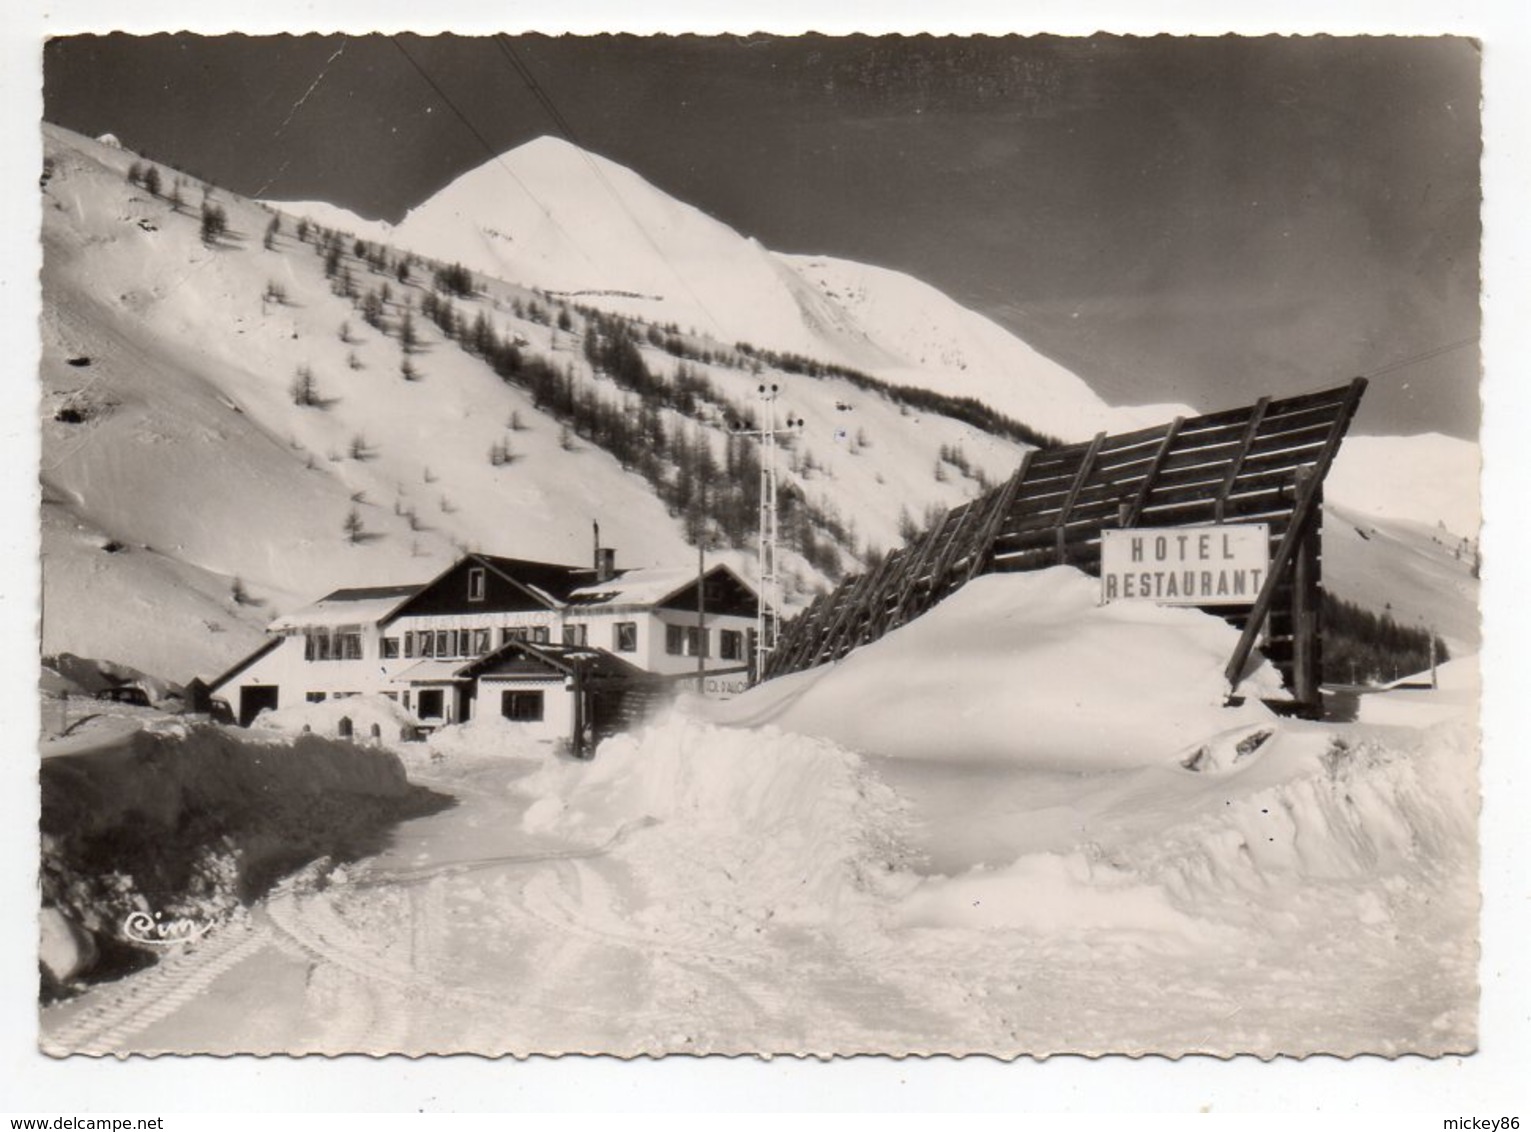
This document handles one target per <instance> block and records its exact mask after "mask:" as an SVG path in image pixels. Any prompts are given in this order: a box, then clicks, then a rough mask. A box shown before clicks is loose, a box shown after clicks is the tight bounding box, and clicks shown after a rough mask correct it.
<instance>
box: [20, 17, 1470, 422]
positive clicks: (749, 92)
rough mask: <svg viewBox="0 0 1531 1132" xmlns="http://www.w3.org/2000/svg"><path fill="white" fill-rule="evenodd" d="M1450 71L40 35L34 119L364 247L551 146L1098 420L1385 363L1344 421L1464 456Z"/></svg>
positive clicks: (809, 48) (858, 49)
mask: <svg viewBox="0 0 1531 1132" xmlns="http://www.w3.org/2000/svg"><path fill="white" fill-rule="evenodd" d="M400 44H402V48H403V50H401V46H400ZM406 50H407V52H408V54H407V55H406V53H405V51H406ZM337 52H338V54H337ZM410 57H413V59H414V60H415V61H416V62H417V63H418V64H419V67H420V68H421V69H423V71H424V72H425V75H428V76H429V79H430V80H432V81H434V83H435V84H436V85H437V86H439V87H440V89H441V91H442V92H444V93H445V96H446V98H445V99H444V98H443V97H442V96H441V94H439V93H438V92H437V91H436V90H434V89H432V86H431V85H430V83H429V82H428V81H427V79H426V77H424V76H422V74H421V73H420V70H417V69H416V67H415V66H414V65H413V64H412V63H411V61H410ZM1478 68H1479V55H1478V51H1477V48H1476V46H1475V45H1474V44H1473V43H1472V42H1471V41H1469V40H1465V39H1444V38H1437V39H1429V38H1413V39H1411V38H1348V39H1347V38H1310V39H1296V38H1291V39H1282V38H1274V37H1273V38H1263V39H1235V38H1221V39H1213V38H1202V39H1192V38H1179V39H1172V38H1166V37H1159V38H1156V39H1124V38H1113V37H1097V38H1089V39H1065V38H1055V37H1031V38H1024V37H1009V38H987V39H985V38H945V39H932V38H929V37H912V38H911V37H903V38H898V37H885V38H865V37H862V38H849V39H824V38H817V37H800V38H774V39H773V38H755V39H740V38H734V37H717V38H709V39H698V38H652V39H640V38H633V37H600V38H584V39H580V38H569V37H566V38H547V37H541V36H523V37H515V38H512V39H509V40H506V41H496V40H493V39H466V38H452V37H440V38H434V39H421V38H416V37H407V36H406V37H401V40H400V43H399V44H396V43H395V42H393V41H391V40H389V39H387V38H382V37H371V38H349V39H344V40H343V39H342V38H341V37H338V36H332V37H317V36H309V37H302V38H293V37H272V38H247V37H240V36H227V37H221V38H198V37H195V36H156V37H145V38H134V37H129V36H120V35H118V36H83V37H72V38H66V39H55V40H52V41H51V42H50V43H49V44H48V47H47V49H46V52H45V63H44V99H45V115H46V117H47V118H48V119H49V120H50V121H53V122H56V123H59V124H60V125H64V126H67V127H69V128H72V129H76V130H79V131H81V132H83V133H86V134H91V135H96V134H100V133H103V132H106V131H112V132H114V133H116V134H117V135H118V136H119V137H120V138H121V139H122V141H123V143H124V144H125V145H127V146H128V147H129V148H132V149H136V150H140V151H142V152H144V153H147V154H149V155H151V156H153V157H155V158H156V159H159V160H162V161H167V162H171V163H174V164H177V165H179V166H181V167H183V168H185V169H187V170H189V171H191V172H195V173H197V174H199V175H201V176H203V177H206V178H208V179H209V180H212V181H214V182H216V183H219V184H222V185H224V186H226V187H228V188H230V189H233V190H235V191H237V192H241V193H248V194H252V195H262V196H267V197H271V198H278V199H323V200H329V201H332V202H334V203H336V204H340V205H344V206H345V207H347V208H351V209H354V210H355V211H357V212H360V213H362V214H364V215H369V216H373V217H380V218H384V219H389V220H397V219H398V218H399V217H400V216H401V215H402V214H403V213H404V211H405V210H406V209H407V208H409V207H410V206H412V205H414V204H417V203H419V202H420V201H421V200H423V199H424V198H425V197H427V196H429V195H430V194H431V193H432V192H434V191H435V190H436V189H438V188H440V187H442V186H443V185H444V184H446V183H447V182H449V181H450V180H452V179H453V178H455V177H456V176H458V175H459V174H460V173H462V172H464V171H466V170H467V169H469V168H472V167H474V166H477V165H480V164H482V163H483V162H484V161H485V160H487V159H488V157H489V152H488V150H486V148H485V147H486V145H487V146H488V147H489V149H492V150H494V151H496V152H498V151H503V150H505V149H509V148H511V147H512V146H515V145H517V144H519V143H521V142H524V141H527V140H529V139H531V138H533V137H536V136H538V135H541V134H546V133H560V132H562V133H564V134H565V135H566V136H571V137H572V140H574V141H576V142H578V143H579V144H581V145H583V146H584V147H586V148H587V149H591V150H594V151H595V152H598V153H601V154H603V155H605V156H607V157H609V158H611V159H613V160H615V161H617V162H620V163H621V164H623V165H627V166H629V167H631V168H633V169H635V170H636V171H638V172H639V173H641V174H642V175H643V176H644V177H646V178H648V179H649V180H650V181H652V182H653V183H655V184H656V185H658V186H659V187H660V188H662V189H664V190H665V191H667V192H669V193H671V194H672V195H674V196H676V197H679V198H680V199H682V200H685V201H688V202H689V203H691V204H694V205H697V206H698V207H700V208H702V209H704V210H705V211H707V212H709V213H711V214H712V215H714V216H716V217H717V218H719V219H720V220H723V221H724V222H726V223H728V224H730V225H732V226H733V227H735V228H737V229H738V230H739V231H741V232H743V233H744V234H746V235H751V236H755V237H757V238H758V239H759V240H760V241H761V242H762V243H764V244H765V245H766V246H768V247H771V248H774V249H776V250H778V251H787V252H810V253H824V254H832V255H839V256H845V257H848V258H852V259H858V260H862V261H865V262H869V263H875V264H880V265H882V266H886V267H892V268H897V269H899V270H903V271H908V272H911V273H912V274H914V275H917V276H919V277H920V278H922V279H925V280H926V281H928V282H930V283H932V284H934V285H936V286H938V287H940V288H941V289H942V290H944V291H946V292H947V293H949V294H950V295H952V296H953V297H954V298H956V299H958V300H959V301H961V302H963V303H965V304H967V305H969V306H972V307H974V308H975V309H978V310H981V311H983V312H984V313H986V314H988V315H990V316H991V317H994V318H996V319H997V320H999V321H1000V322H1002V323H1004V324H1005V325H1006V326H1008V327H1010V328H1011V329H1012V330H1014V331H1016V332H1017V333H1019V334H1020V335H1021V336H1022V337H1024V338H1025V339H1027V340H1028V341H1030V342H1031V343H1032V344H1033V345H1035V346H1037V347H1038V348H1040V349H1041V350H1043V351H1044V352H1045V353H1047V354H1049V355H1051V356H1052V357H1055V358H1056V359H1058V360H1059V361H1060V362H1062V363H1063V364H1065V365H1067V366H1069V367H1070V368H1071V369H1073V370H1074V371H1075V372H1076V373H1078V374H1079V375H1080V376H1082V377H1084V378H1085V379H1086V380H1087V381H1089V382H1090V383H1091V384H1092V385H1093V386H1095V387H1096V389H1097V390H1099V391H1100V392H1101V393H1102V394H1103V395H1104V396H1105V397H1106V398H1107V399H1108V400H1111V401H1116V402H1140V401H1157V400H1184V401H1189V402H1191V403H1192V404H1194V405H1196V406H1198V407H1200V408H1204V409H1208V410H1212V409H1217V408H1221V407H1226V406H1230V405H1235V404H1239V403H1242V402H1245V401H1248V400H1251V399H1253V398H1254V397H1256V396H1258V395H1259V394H1261V393H1263V392H1286V391H1300V390H1303V389H1310V388H1315V387H1318V386H1321V385H1324V384H1329V383H1333V382H1336V381H1340V380H1343V379H1345V378H1348V377H1351V376H1354V375H1355V374H1358V373H1374V372H1376V371H1379V370H1383V369H1384V368H1387V367H1391V366H1393V365H1394V364H1395V363H1399V362H1405V363H1411V364H1406V365H1403V366H1401V367H1399V368H1395V369H1392V370H1391V371H1390V372H1388V373H1385V374H1381V375H1379V376H1378V377H1377V379H1376V380H1375V381H1374V382H1373V386H1372V390H1371V392H1370V393H1369V394H1368V398H1367V404H1366V407H1365V408H1364V409H1363V415H1362V418H1361V420H1360V422H1359V424H1360V426H1361V427H1362V428H1363V429H1364V430H1366V431H1399V432H1415V431H1423V430H1427V429H1434V430H1438V431H1443V432H1448V433H1452V434H1455V435H1460V436H1475V435H1476V433H1477V428H1478V417H1479V406H1478V397H1477V378H1478V353H1477V345H1476V335H1477V333H1478V243H1479V223H1478V202H1479V179H1478V159H1479V150H1480V142H1479V137H1480V122H1479V70H1478ZM321 76H322V77H321ZM316 80H318V81H317V85H315V84H316ZM529 80H530V81H529ZM531 83H535V84H536V86H537V88H538V90H540V92H541V93H542V95H543V96H544V98H545V103H546V104H544V102H543V101H539V99H538V97H536V95H535V93H534V91H533V89H532V86H531ZM306 92H307V97H306V98H305V97H304V96H305V93H306ZM447 100H450V103H451V104H455V105H456V107H457V108H458V109H459V110H461V111H462V112H463V114H464V115H465V117H466V119H467V123H466V124H465V122H464V121H463V120H462V119H460V118H459V117H458V116H457V114H456V113H454V111H453V109H452V106H451V105H449V103H448V101H447ZM549 106H550V107H551V108H552V111H551V112H550V111H549V109H548V107H549ZM555 113H556V115H557V120H556V121H555V118H554V116H553V115H554V114H555ZM1438 351H1440V352H1438ZM1426 354H1431V355H1433V356H1431V357H1428V358H1423V359H1422V360H1417V361H1412V362H1411V360H1412V359H1420V358H1421V356H1422V355H1426Z"/></svg>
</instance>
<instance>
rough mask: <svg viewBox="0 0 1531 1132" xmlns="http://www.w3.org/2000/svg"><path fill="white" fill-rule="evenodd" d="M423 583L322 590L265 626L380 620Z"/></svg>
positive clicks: (278, 629) (284, 627)
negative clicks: (314, 598) (312, 599)
mask: <svg viewBox="0 0 1531 1132" xmlns="http://www.w3.org/2000/svg"><path fill="white" fill-rule="evenodd" d="M423 588H424V587H423V586H422V585H419V584H415V585H410V586H365V587H360V588H356V589H346V590H336V591H334V592H333V593H329V594H326V595H325V596H324V597H322V598H320V599H319V600H318V601H316V602H314V603H313V604H312V605H305V606H304V607H303V608H302V609H295V610H293V611H292V612H291V613H288V614H285V615H284V616H281V617H278V618H277V619H276V620H275V621H273V622H271V624H270V626H269V628H270V629H271V630H272V631H273V632H277V633H280V632H283V631H284V630H290V629H335V628H339V627H341V626H343V625H374V624H376V623H377V622H379V621H381V620H383V618H385V617H387V616H388V614H389V613H391V612H392V611H393V610H394V609H395V608H396V607H397V606H398V605H399V604H400V603H402V602H404V601H407V600H408V599H409V598H411V597H413V596H414V595H415V594H417V593H419V592H420V591H421V590H422V589H423Z"/></svg>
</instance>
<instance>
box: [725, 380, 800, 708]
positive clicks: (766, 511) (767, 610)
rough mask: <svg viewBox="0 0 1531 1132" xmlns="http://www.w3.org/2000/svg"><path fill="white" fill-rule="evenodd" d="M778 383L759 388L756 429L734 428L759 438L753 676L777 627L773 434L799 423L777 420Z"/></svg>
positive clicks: (773, 642) (793, 428) (758, 673)
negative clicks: (757, 587)
mask: <svg viewBox="0 0 1531 1132" xmlns="http://www.w3.org/2000/svg"><path fill="white" fill-rule="evenodd" d="M780 393H781V387H780V386H779V385H777V384H775V383H774V382H773V383H772V384H770V385H764V384H762V385H761V386H760V389H759V397H760V404H761V410H762V421H761V426H760V427H759V428H757V429H744V428H737V427H736V428H735V429H734V431H735V433H736V434H737V435H739V436H755V437H759V438H760V520H759V536H760V552H759V553H760V595H759V602H758V612H757V613H756V616H755V679H756V680H757V681H758V680H759V679H760V678H761V676H762V675H763V674H764V673H765V664H766V658H767V657H769V656H770V655H771V650H772V649H774V648H775V647H776V637H777V633H778V632H779V631H780V628H781V574H780V572H779V562H778V557H777V552H778V550H779V548H780V542H781V529H780V525H779V512H778V510H777V477H776V438H777V437H778V436H784V435H789V434H793V433H796V432H798V431H800V430H801V429H802V427H803V419H802V418H801V417H797V418H793V417H792V416H791V415H790V414H789V415H788V416H787V419H786V420H784V421H782V422H781V423H780V424H778V423H777V419H776V398H777V396H778V395H779V394H780Z"/></svg>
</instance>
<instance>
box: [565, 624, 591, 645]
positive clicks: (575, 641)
mask: <svg viewBox="0 0 1531 1132" xmlns="http://www.w3.org/2000/svg"><path fill="white" fill-rule="evenodd" d="M587 628H588V626H586V625H565V626H564V627H563V643H564V644H566V645H583V644H584V643H585V631H586V629H587Z"/></svg>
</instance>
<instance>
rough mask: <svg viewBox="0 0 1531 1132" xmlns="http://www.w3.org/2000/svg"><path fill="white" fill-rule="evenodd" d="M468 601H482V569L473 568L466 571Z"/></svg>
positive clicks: (479, 567)
mask: <svg viewBox="0 0 1531 1132" xmlns="http://www.w3.org/2000/svg"><path fill="white" fill-rule="evenodd" d="M468 600H469V601H483V600H484V568H483V567H482V566H475V567H474V568H473V569H471V570H469V571H468Z"/></svg>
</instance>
